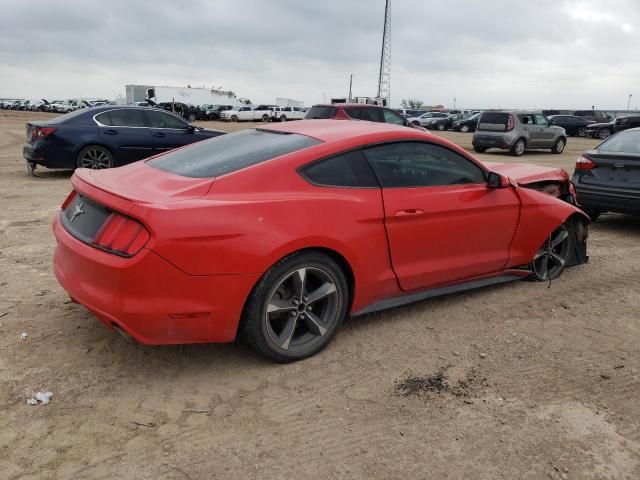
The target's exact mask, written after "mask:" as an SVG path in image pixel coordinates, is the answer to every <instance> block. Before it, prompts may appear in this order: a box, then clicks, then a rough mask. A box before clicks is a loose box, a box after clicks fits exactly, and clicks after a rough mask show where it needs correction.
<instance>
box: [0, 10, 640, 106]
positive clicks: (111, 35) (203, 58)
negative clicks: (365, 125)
mask: <svg viewBox="0 0 640 480" xmlns="http://www.w3.org/2000/svg"><path fill="white" fill-rule="evenodd" d="M392 9H393V10H392V25H391V32H392V33H391V35H392V47H391V57H392V70H391V95H392V102H393V103H394V104H399V103H400V101H401V100H402V98H407V97H413V98H420V99H422V100H424V101H425V102H427V103H442V104H445V105H450V104H451V103H452V101H453V97H456V98H457V105H462V106H468V107H493V106H503V107H506V106H512V107H542V106H552V105H553V106H561V105H563V106H567V107H572V106H573V107H576V108H579V107H585V106H591V105H597V106H601V107H602V108H613V107H620V108H621V107H623V106H626V98H627V95H628V93H633V89H634V88H635V87H636V82H635V79H636V78H638V74H640V66H639V65H638V64H637V62H636V61H635V57H636V56H635V46H636V45H637V44H638V42H639V41H640V35H639V34H638V30H637V29H636V28H635V27H634V25H638V22H639V20H640V4H638V3H637V1H634V0H610V1H609V2H607V3H606V4H604V3H602V2H595V1H587V0H585V1H563V0H538V1H536V2H512V1H506V0H485V1H483V2H475V1H471V0H467V1H462V0H460V1H453V2H407V1H404V2H400V1H396V2H393V6H392ZM0 11H3V17H4V18H3V28H2V29H1V30H0V78H1V79H2V80H1V81H0V96H22V97H34V96H36V97H39V96H44V97H74V96H78V97H80V96H96V97H103V96H109V97H113V96H115V95H116V94H118V93H120V94H123V93H124V85H125V84H129V83H142V84H150V85H176V86H184V85H187V84H190V85H193V86H200V85H205V86H208V87H210V86H213V85H215V86H217V87H218V86H222V87H224V88H225V89H231V90H234V91H235V92H236V93H237V94H238V95H239V96H242V97H249V98H251V99H253V100H254V101H256V102H273V101H274V99H275V97H282V96H285V97H292V98H299V99H302V100H304V101H306V102H307V103H308V104H311V103H314V102H319V101H322V99H323V94H324V95H326V97H327V98H330V97H332V96H344V95H346V93H347V90H348V81H349V74H351V73H353V74H354V92H355V93H356V94H357V95H369V96H373V95H374V94H375V92H376V90H377V74H378V62H379V52H380V43H381V35H382V23H383V13H384V1H383V0H350V1H339V0H323V1H322V2H315V1H314V2H306V1H305V2H301V1H297V0H271V1H268V2H265V1H261V0H235V1H232V0H218V1H216V2H210V1H206V0H193V1H191V2H169V1H167V2H163V1H161V0H154V1H148V0H137V1H123V0H114V1H110V2H94V1H78V0H71V1H65V2H58V3H52V2H44V1H39V0H34V1H31V2H14V1H11V2H5V1H0ZM638 97H639V98H640V93H639V94H638Z"/></svg>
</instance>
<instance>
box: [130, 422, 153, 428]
mask: <svg viewBox="0 0 640 480" xmlns="http://www.w3.org/2000/svg"><path fill="white" fill-rule="evenodd" d="M129 423H130V424H131V425H132V426H134V427H149V428H155V427H157V425H156V423H155V422H138V421H136V420H130V421H129Z"/></svg>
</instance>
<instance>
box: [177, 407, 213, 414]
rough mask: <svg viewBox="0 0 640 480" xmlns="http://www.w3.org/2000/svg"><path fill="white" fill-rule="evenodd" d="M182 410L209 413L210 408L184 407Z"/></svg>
mask: <svg viewBox="0 0 640 480" xmlns="http://www.w3.org/2000/svg"><path fill="white" fill-rule="evenodd" d="M183 412H185V413H211V409H210V408H197V407H194V408H185V409H184V410H183Z"/></svg>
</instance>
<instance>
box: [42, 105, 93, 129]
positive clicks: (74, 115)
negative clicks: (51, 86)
mask: <svg viewBox="0 0 640 480" xmlns="http://www.w3.org/2000/svg"><path fill="white" fill-rule="evenodd" d="M90 111H91V110H90V109H88V108H81V109H78V110H75V111H73V112H69V113H65V114H64V115H60V116H58V117H54V118H52V119H47V121H46V123H47V125H54V124H59V123H65V122H69V121H74V120H75V119H76V118H77V117H82V116H83V115H87V114H88V113H89V112H90ZM87 116H88V115H87Z"/></svg>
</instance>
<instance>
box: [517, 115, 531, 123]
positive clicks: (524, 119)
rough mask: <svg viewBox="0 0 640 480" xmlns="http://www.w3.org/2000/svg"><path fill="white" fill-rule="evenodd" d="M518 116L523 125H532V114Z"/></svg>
mask: <svg viewBox="0 0 640 480" xmlns="http://www.w3.org/2000/svg"><path fill="white" fill-rule="evenodd" d="M518 118H519V119H520V123H522V124H523V125H533V115H518Z"/></svg>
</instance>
